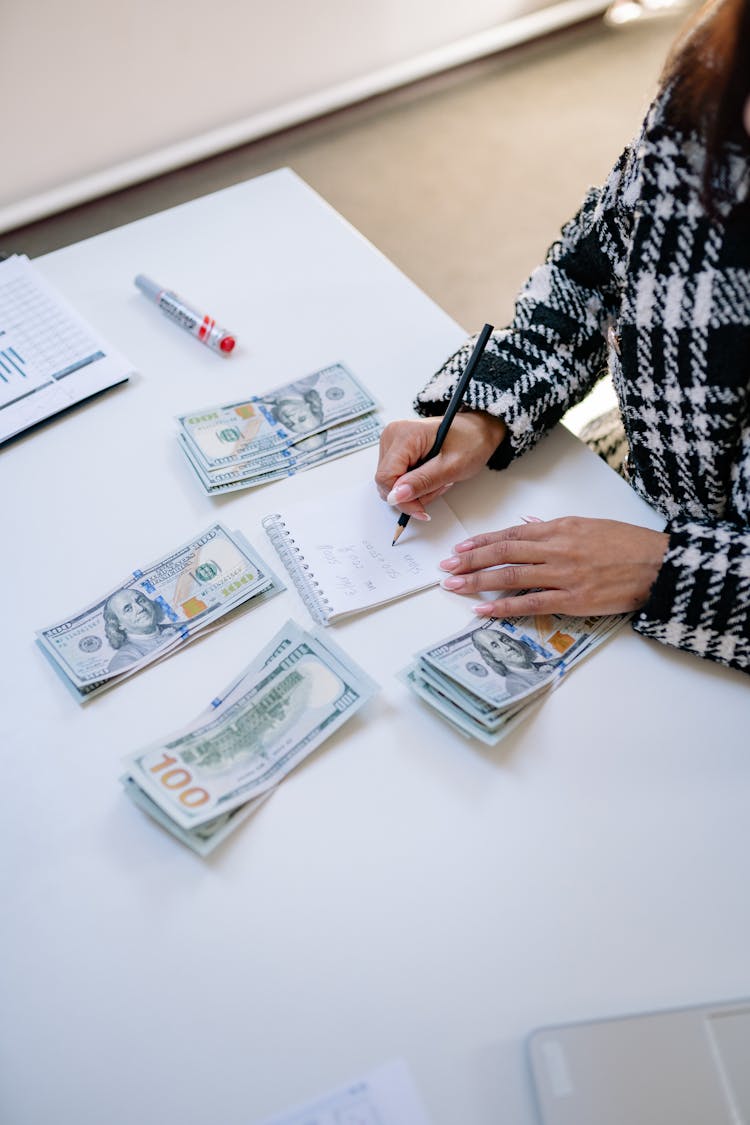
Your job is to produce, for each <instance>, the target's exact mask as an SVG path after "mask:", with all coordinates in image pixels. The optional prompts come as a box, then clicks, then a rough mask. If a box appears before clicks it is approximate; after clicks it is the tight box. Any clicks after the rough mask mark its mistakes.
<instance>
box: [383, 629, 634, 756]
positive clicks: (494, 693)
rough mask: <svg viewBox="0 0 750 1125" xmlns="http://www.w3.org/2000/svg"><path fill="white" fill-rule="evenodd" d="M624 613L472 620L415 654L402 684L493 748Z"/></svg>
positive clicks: (468, 732) (604, 637)
mask: <svg viewBox="0 0 750 1125" xmlns="http://www.w3.org/2000/svg"><path fill="white" fill-rule="evenodd" d="M625 620H627V614H612V615H610V616H608V617H565V616H562V615H559V614H544V615H540V616H538V617H518V618H514V619H512V620H511V619H507V618H506V619H502V620H500V619H494V618H488V619H485V620H483V621H477V620H476V619H475V620H474V621H473V622H472V623H471V625H469V626H467V628H466V629H463V630H462V631H461V632H460V633H456V634H454V635H453V636H451V637H448V638H446V640H444V641H440V642H439V643H438V644H435V645H431V646H430V647H429V648H426V649H424V650H423V651H422V652H419V653H417V655H416V656H415V657H414V662H413V663H412V664H411V665H410V666H409V667H408V668H406V669H405V670H404V671H403V672H402V673H401V677H400V678H401V679H402V680H403V681H404V683H406V684H407V685H408V686H409V687H410V688H412V690H413V691H415V692H416V693H417V695H418V696H420V698H421V699H423V700H424V701H425V702H426V703H428V704H429V705H430V707H434V709H435V710H436V711H438V712H439V713H440V714H441V715H442V716H443V717H444V718H445V719H447V720H448V721H449V722H450V723H452V724H453V726H454V727H456V728H457V729H458V730H459V731H461V733H462V734H465V735H468V736H469V737H471V738H478V739H480V740H481V741H482V742H486V743H487V744H488V745H490V746H494V745H495V744H496V743H497V742H499V741H500V739H501V738H504V737H505V735H506V734H509V733H510V731H511V730H513V728H514V727H515V726H517V725H518V723H520V722H521V721H522V720H523V719H524V718H526V716H527V715H528V714H529V713H530V712H531V711H532V710H533V709H534V708H535V707H536V706H537V705H538V704H539V703H540V702H541V701H542V699H543V698H544V696H545V695H546V694H547V693H548V692H549V691H551V690H552V689H553V688H554V687H556V686H557V685H558V684H559V682H560V679H561V677H562V676H563V675H564V674H565V672H567V671H569V670H570V669H571V668H572V667H573V666H574V665H575V664H577V663H578V662H579V661H580V660H582V659H583V657H584V656H587V655H588V654H589V653H590V652H591V651H592V650H593V649H595V648H596V647H597V646H598V645H600V644H601V643H602V642H603V641H604V640H606V639H607V637H609V636H610V635H611V634H612V633H613V632H614V631H615V630H616V629H618V628H619V627H620V625H621V624H622V623H623V621H625Z"/></svg>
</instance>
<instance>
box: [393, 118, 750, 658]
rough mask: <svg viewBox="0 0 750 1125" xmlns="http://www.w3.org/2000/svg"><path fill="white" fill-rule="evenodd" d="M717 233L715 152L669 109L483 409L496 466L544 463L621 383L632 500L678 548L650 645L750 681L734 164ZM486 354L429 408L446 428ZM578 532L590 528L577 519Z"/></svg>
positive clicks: (742, 202) (422, 406) (749, 295)
mask: <svg viewBox="0 0 750 1125" xmlns="http://www.w3.org/2000/svg"><path fill="white" fill-rule="evenodd" d="M724 156H725V159H724V161H723V165H722V168H721V171H720V172H719V174H718V180H717V184H718V186H719V188H720V189H721V191H722V193H723V198H724V199H729V200H732V201H734V202H723V203H719V204H718V205H717V209H716V214H715V215H713V216H709V215H708V214H707V213H706V210H705V208H704V207H703V206H702V204H701V202H700V189H701V182H702V167H703V150H702V147H701V142H700V140H699V138H698V137H697V136H695V135H688V134H686V133H680V132H678V131H677V130H676V129H675V128H673V127H672V126H671V125H670V123H669V111H668V99H667V97H666V96H662V97H661V98H660V99H658V100H657V101H656V102H655V103H654V105H653V106H652V108H651V110H650V111H649V114H648V116H647V118H646V121H645V123H644V126H643V129H642V131H641V134H640V136H639V137H638V139H637V141H636V142H635V143H634V144H633V145H631V146H629V147H628V148H627V149H626V150H625V152H624V153H623V154H622V156H621V157H620V159H619V160H618V161H617V163H616V165H615V167H614V168H613V170H612V172H611V173H610V175H609V177H608V179H607V181H606V183H605V184H604V186H603V187H602V188H601V189H599V190H591V191H590V192H589V193H588V194H587V196H586V198H585V200H584V203H583V206H582V208H581V210H580V211H579V212H578V214H577V215H576V216H575V218H574V219H573V220H572V221H571V222H570V223H569V224H568V225H567V226H566V227H565V228H564V229H563V231H562V234H561V236H560V239H559V241H558V242H556V243H555V244H554V245H553V246H552V248H551V249H550V251H549V253H548V255H547V260H546V262H545V264H544V265H543V266H541V267H539V268H538V269H537V270H535V271H534V273H533V274H532V275H531V277H530V278H529V280H528V282H527V283H526V285H525V286H524V288H523V290H522V291H521V293H520V295H519V297H518V300H517V304H516V310H515V316H514V319H513V321H512V323H511V324H510V326H509V327H508V328H507V329H505V330H503V331H501V332H496V333H494V334H493V336H492V337H491V339H490V342H489V344H488V347H487V349H486V351H485V354H484V356H483V360H482V362H481V364H480V366H479V368H478V369H477V373H476V375H475V376H474V380H473V381H472V383H471V384H470V388H469V392H468V395H467V397H466V405H467V406H468V407H469V408H471V409H476V410H486V411H488V412H489V413H491V414H494V415H497V416H498V417H501V418H502V419H503V420H504V421H505V423H506V425H507V429H508V436H507V438H506V440H505V441H504V442H503V444H502V445H501V446H500V447H499V449H498V450H497V451H496V453H495V454H494V456H493V457H492V459H491V460H490V462H489V464H490V467H491V468H496V469H502V468H504V467H505V466H506V465H507V464H509V462H510V461H511V460H512V459H513V458H514V457H517V456H519V455H520V454H522V453H524V452H525V451H526V450H528V449H529V448H531V446H533V445H534V444H535V443H536V442H537V441H538V440H539V438H540V437H541V436H542V435H543V434H544V433H545V432H546V431H547V430H549V429H550V428H551V427H552V426H553V425H554V424H555V423H556V422H557V421H559V419H560V418H561V416H562V415H563V413H564V412H565V411H566V410H567V409H568V408H569V407H570V406H572V405H573V404H574V403H576V402H578V401H580V400H581V399H582V398H583V397H584V395H586V394H587V393H588V391H589V390H590V389H591V388H592V386H593V385H594V383H595V382H596V381H597V380H598V379H599V378H600V377H601V376H602V375H603V374H604V373H605V372H606V371H607V370H608V369H609V370H610V371H611V373H612V377H613V382H614V386H615V390H616V392H617V396H618V399H619V404H620V409H621V412H622V417H623V422H624V426H625V432H626V435H627V438H628V444H629V452H628V457H627V461H626V473H627V475H628V478H629V480H630V483H631V484H632V486H633V487H634V488H635V489H636V490H637V491H638V492H639V493H640V494H641V495H642V496H643V497H644V498H645V499H646V500H647V501H648V502H649V504H651V505H652V507H654V508H656V509H657V510H658V511H660V512H661V513H662V514H663V515H664V517H665V519H666V521H667V528H666V530H667V531H668V532H669V547H668V550H667V554H666V556H665V559H664V563H663V565H662V567H661V569H660V572H659V574H658V577H657V579H656V582H655V583H654V585H653V587H652V589H651V592H650V596H649V599H648V602H647V604H646V605H645V606H644V607H643V609H642V610H640V611H639V612H638V613H637V614H636V615H635V616H634V618H633V626H634V628H635V629H637V630H638V631H639V632H640V633H643V634H645V635H646V636H649V637H653V638H655V639H656V640H658V641H661V642H662V643H664V644H667V645H672V646H675V647H677V648H681V649H686V650H688V651H689V652H693V653H696V654H697V655H699V656H702V657H705V658H707V659H709V660H716V661H719V662H720V663H723V664H728V665H731V666H733V667H736V668H741V669H743V670H744V671H750V526H749V523H750V521H749V519H748V517H749V515H750V199H749V198H748V186H749V185H748V181H749V180H750V168H749V167H748V162H747V159H746V157H744V156H743V155H742V153H741V151H740V149H739V148H735V147H733V146H731V145H730V146H727V148H726V150H725V153H724ZM472 346H473V340H470V341H468V342H467V344H466V345H464V347H462V348H461V349H460V350H459V351H458V352H457V353H456V355H454V356H453V357H451V359H450V360H449V361H448V362H447V363H446V364H445V366H444V367H443V368H442V369H441V370H440V371H439V372H437V374H436V375H434V376H433V378H432V379H431V380H430V382H429V383H428V384H427V386H426V387H425V388H424V390H422V391H421V392H420V394H419V395H418V397H417V399H416V401H415V408H416V409H417V411H418V412H419V413H421V414H425V415H434V414H438V413H442V412H443V410H444V409H445V404H446V401H447V399H448V398H449V397H450V394H451V391H452V389H453V386H454V385H455V382H456V379H457V378H458V375H459V374H460V372H461V371H462V370H463V367H464V365H465V362H466V358H467V355H468V353H469V351H470V349H471V347H472ZM570 514H571V515H572V514H575V513H573V512H571V513H570Z"/></svg>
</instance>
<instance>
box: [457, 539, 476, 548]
mask: <svg viewBox="0 0 750 1125" xmlns="http://www.w3.org/2000/svg"><path fill="white" fill-rule="evenodd" d="M474 547H476V543H475V542H474V540H473V539H464V541H463V543H456V546H455V547H454V548H453V550H454V551H471V550H473V549H474Z"/></svg>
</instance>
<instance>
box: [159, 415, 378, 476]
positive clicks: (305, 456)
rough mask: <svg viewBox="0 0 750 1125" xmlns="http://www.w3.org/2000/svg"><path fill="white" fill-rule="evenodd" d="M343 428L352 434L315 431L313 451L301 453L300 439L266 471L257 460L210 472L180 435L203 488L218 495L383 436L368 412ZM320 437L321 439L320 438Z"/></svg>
mask: <svg viewBox="0 0 750 1125" xmlns="http://www.w3.org/2000/svg"><path fill="white" fill-rule="evenodd" d="M338 428H339V427H337V429H338ZM340 429H341V430H344V429H346V430H347V431H348V433H347V434H346V435H343V436H338V435H337V434H336V430H334V429H331V430H327V431H323V432H322V433H320V434H315V435H314V439H306V440H315V441H316V446H315V448H312V449H310V450H309V451H304V452H297V450H298V449H299V445H303V444H304V443H303V442H300V443H299V445H297V446H294V447H292V449H289V450H283V451H281V452H280V453H278V454H276V455H274V456H269V457H267V458H264V459H263V465H264V467H263V471H260V470H259V469H258V465H259V464H260V462H253V464H252V465H251V466H250V467H247V466H246V465H244V464H241V465H238V466H237V467H236V468H226V469H225V470H220V471H217V470H212V471H211V472H208V471H206V470H205V469H204V468H203V466H202V465H201V464H200V462H198V461H197V460H196V459H195V458H194V456H193V455H192V453H191V450H190V448H189V446H188V444H187V442H185V440H184V438H182V436H180V443H181V445H182V448H183V452H184V453H185V454H186V456H187V458H188V460H189V462H190V465H191V468H192V469H193V471H194V472H195V474H196V476H197V477H198V479H199V481H200V483H201V484H202V486H203V488H204V489H205V491H206V492H207V493H208V494H209V495H212V496H215V495H218V494H220V493H224V492H235V491H237V490H239V489H244V488H253V487H256V486H258V485H262V484H268V483H270V482H271V481H275V480H281V479H283V478H284V477H289V476H293V475H294V474H295V473H299V472H304V471H305V470H307V469H312V468H315V467H316V466H317V465H322V464H324V463H325V462H326V461H333V460H335V459H336V458H338V457H343V456H345V455H346V454H347V453H352V452H354V450H356V449H362V448H364V447H366V446H369V445H373V444H374V443H375V442H376V441H377V440H378V439H379V437H380V434H381V431H382V426H381V425H380V423H379V421H378V420H377V419H376V418H375V417H374V416H373V415H366V416H365V418H364V419H362V422H361V424H360V425H358V426H356V427H355V426H354V425H353V424H350V425H347V426H346V427H344V426H342V427H340ZM317 439H321V440H320V441H318V440H317Z"/></svg>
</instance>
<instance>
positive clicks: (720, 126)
mask: <svg viewBox="0 0 750 1125" xmlns="http://www.w3.org/2000/svg"><path fill="white" fill-rule="evenodd" d="M662 86H663V87H669V88H670V89H671V98H670V111H671V115H672V117H673V119H674V120H675V123H676V124H678V125H680V126H682V127H684V128H688V129H690V130H697V131H698V132H699V133H700V134H701V136H702V139H703V142H704V144H705V146H706V162H705V166H704V169H703V196H704V202H705V203H706V204H707V206H708V207H709V208H710V209H711V210H713V205H714V203H715V201H716V192H717V188H716V180H715V175H716V173H717V171H718V169H719V167H720V164H721V159H722V150H723V149H724V146H725V145H726V144H727V143H728V142H734V143H735V144H738V145H739V146H740V147H741V148H742V149H744V150H745V151H746V152H748V153H750V138H748V135H747V132H746V131H745V128H744V126H743V111H744V108H745V102H746V101H747V99H748V97H750V0H710V2H709V3H707V4H704V5H703V6H702V7H701V8H700V9H699V10H698V12H697V13H696V14H695V16H694V17H693V18H692V20H691V21H690V22H689V23H688V26H687V28H686V30H685V31H684V33H683V34H682V35H681V36H680V38H679V39H678V41H677V43H676V45H675V47H674V48H673V50H672V52H671V54H670V57H669V58H668V60H667V64H666V67H665V69H664V72H663V74H662Z"/></svg>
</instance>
